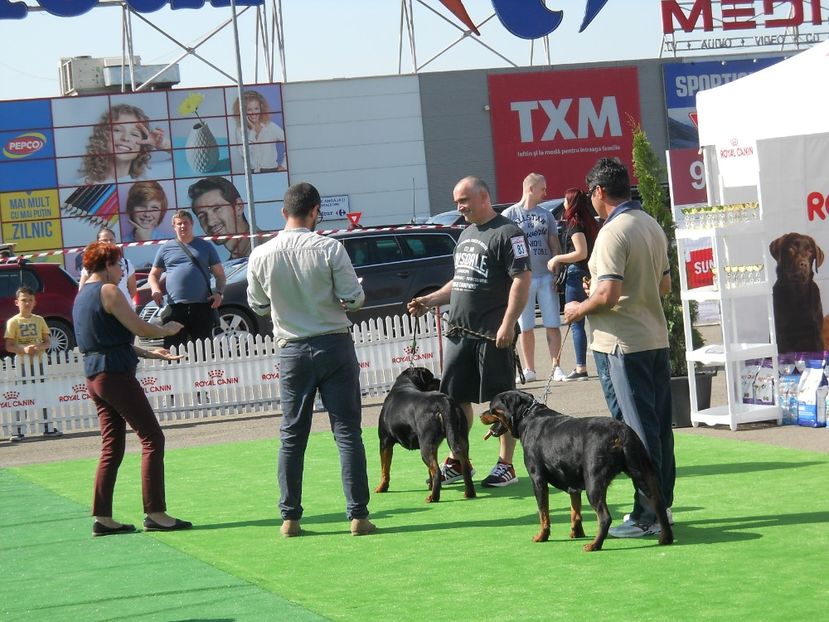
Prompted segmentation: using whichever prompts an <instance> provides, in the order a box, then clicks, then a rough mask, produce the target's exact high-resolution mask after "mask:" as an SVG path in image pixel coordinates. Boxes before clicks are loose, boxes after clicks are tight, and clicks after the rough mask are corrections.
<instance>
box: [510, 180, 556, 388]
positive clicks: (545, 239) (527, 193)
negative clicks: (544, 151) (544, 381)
mask: <svg viewBox="0 0 829 622" xmlns="http://www.w3.org/2000/svg"><path fill="white" fill-rule="evenodd" d="M546 193H547V182H546V181H545V179H544V176H543V175H539V174H538V173H530V174H529V175H527V177H526V178H525V179H524V185H523V195H522V197H521V200H520V201H519V202H518V203H516V204H515V205H513V206H512V207H508V208H507V209H505V210H504V213H503V215H504V216H506V217H507V218H509V219H510V220H511V221H512V222H514V223H515V224H516V225H518V228H519V229H521V231H523V232H524V235H525V236H527V244H528V245H529V250H530V267H531V269H532V273H533V276H532V283H531V284H530V294H529V298H528V299H527V305H526V306H525V307H524V310H523V311H522V312H521V316H520V317H519V318H518V325H519V326H520V327H521V335H520V336H519V337H518V343H519V344H520V345H521V354H522V355H523V358H524V380H525V381H526V382H532V381H533V380H535V379H536V373H535V333H534V332H533V329H534V328H535V303H536V300H537V301H538V308H539V309H540V310H541V322H542V323H543V324H544V328H545V329H546V333H547V347H548V348H549V349H550V360H551V361H552V365H553V380H555V381H557V382H558V381H561V380H564V377H565V376H564V372H563V371H561V367H559V364H558V363H559V361H558V356H559V351H560V350H561V329H560V328H559V326H561V310H560V309H559V302H558V292H557V291H556V287H555V283H554V282H553V274H552V273H551V272H550V271H549V270H548V269H547V262H548V261H549V260H550V259H551V258H552V257H553V255H558V254H559V253H560V252H561V245H560V244H559V240H558V226H557V223H556V219H555V218H554V217H553V215H552V214H551V213H550V211H549V210H546V209H544V208H543V207H538V204H539V202H541V200H542V199H543V198H544V195H545V194H546Z"/></svg>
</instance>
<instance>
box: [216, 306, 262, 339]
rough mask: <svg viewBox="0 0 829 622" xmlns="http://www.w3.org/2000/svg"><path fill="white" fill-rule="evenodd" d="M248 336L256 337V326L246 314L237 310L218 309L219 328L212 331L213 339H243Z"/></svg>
mask: <svg viewBox="0 0 829 622" xmlns="http://www.w3.org/2000/svg"><path fill="white" fill-rule="evenodd" d="M248 335H256V324H255V323H254V321H253V319H252V318H251V317H250V316H249V315H248V314H247V313H245V312H244V311H240V310H239V309H228V308H220V309H219V326H217V327H216V328H214V329H213V336H214V337H238V338H239V339H244V338H246V337H247V336H248Z"/></svg>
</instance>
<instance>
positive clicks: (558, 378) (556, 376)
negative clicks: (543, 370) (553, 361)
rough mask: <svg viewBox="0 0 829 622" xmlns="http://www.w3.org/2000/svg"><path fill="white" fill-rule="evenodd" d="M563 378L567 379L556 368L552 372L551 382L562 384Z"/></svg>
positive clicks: (558, 368)
mask: <svg viewBox="0 0 829 622" xmlns="http://www.w3.org/2000/svg"><path fill="white" fill-rule="evenodd" d="M565 378H567V374H565V373H564V372H563V371H561V367H558V366H556V368H555V369H554V370H553V380H554V381H556V382H564V379H565Z"/></svg>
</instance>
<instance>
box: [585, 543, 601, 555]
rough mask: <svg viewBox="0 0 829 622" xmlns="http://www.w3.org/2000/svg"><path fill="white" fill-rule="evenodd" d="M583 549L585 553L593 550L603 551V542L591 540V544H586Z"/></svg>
mask: <svg viewBox="0 0 829 622" xmlns="http://www.w3.org/2000/svg"><path fill="white" fill-rule="evenodd" d="M582 550H583V551H584V552H585V553H590V552H591V551H601V550H602V545H601V544H599V545H597V544H596V543H595V542H590V543H589V544H585V545H584V546H583V547H582Z"/></svg>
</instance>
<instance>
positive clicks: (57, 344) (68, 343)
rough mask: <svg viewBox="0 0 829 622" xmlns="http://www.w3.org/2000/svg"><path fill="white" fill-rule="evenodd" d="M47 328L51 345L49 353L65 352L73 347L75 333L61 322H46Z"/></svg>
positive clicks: (50, 320)
mask: <svg viewBox="0 0 829 622" xmlns="http://www.w3.org/2000/svg"><path fill="white" fill-rule="evenodd" d="M46 326H48V327H49V334H50V335H51V337H52V345H51V346H50V347H49V352H67V351H69V350H71V349H72V348H74V347H75V332H74V331H73V330H72V327H71V326H69V324H67V323H66V322H64V321H63V320H52V319H49V320H46Z"/></svg>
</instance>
